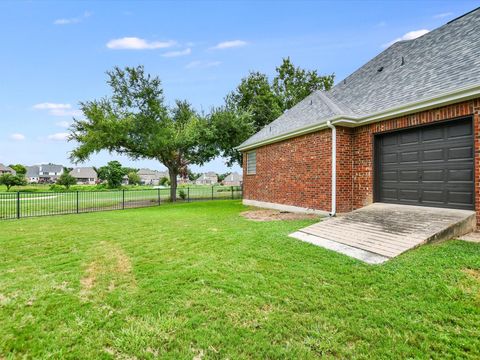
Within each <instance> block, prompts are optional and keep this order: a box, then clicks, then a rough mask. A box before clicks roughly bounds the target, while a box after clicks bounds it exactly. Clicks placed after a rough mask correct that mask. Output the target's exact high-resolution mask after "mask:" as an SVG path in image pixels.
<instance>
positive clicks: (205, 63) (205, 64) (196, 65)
mask: <svg viewBox="0 0 480 360" xmlns="http://www.w3.org/2000/svg"><path fill="white" fill-rule="evenodd" d="M221 63H222V62H221V61H198V60H196V61H192V62H189V63H188V64H187V65H186V66H185V68H187V69H195V68H202V69H205V68H209V67H215V66H219V65H220V64H221Z"/></svg>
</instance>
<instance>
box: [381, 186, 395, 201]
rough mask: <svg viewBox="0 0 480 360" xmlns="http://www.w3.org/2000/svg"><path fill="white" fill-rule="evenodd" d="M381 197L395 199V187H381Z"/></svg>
mask: <svg viewBox="0 0 480 360" xmlns="http://www.w3.org/2000/svg"><path fill="white" fill-rule="evenodd" d="M382 198H384V199H387V200H390V201H392V200H397V199H398V192H397V190H396V189H382Z"/></svg>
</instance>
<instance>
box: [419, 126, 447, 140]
mask: <svg viewBox="0 0 480 360" xmlns="http://www.w3.org/2000/svg"><path fill="white" fill-rule="evenodd" d="M444 131H445V129H443V128H438V127H433V128H431V129H427V128H425V131H423V137H422V138H423V141H424V142H433V141H443V139H444V137H445V135H444Z"/></svg>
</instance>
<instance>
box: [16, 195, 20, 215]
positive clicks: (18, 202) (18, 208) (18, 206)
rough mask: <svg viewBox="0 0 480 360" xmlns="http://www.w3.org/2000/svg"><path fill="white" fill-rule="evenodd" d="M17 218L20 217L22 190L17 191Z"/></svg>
mask: <svg viewBox="0 0 480 360" xmlns="http://www.w3.org/2000/svg"><path fill="white" fill-rule="evenodd" d="M17 219H20V191H17Z"/></svg>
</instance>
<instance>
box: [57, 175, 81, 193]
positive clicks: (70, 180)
mask: <svg viewBox="0 0 480 360" xmlns="http://www.w3.org/2000/svg"><path fill="white" fill-rule="evenodd" d="M76 183H77V179H75V178H74V177H73V176H72V175H70V174H69V173H68V172H63V174H62V175H60V177H59V178H58V179H57V184H58V185H63V186H65V187H66V188H67V190H68V189H69V188H70V186H72V185H75V184H76Z"/></svg>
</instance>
